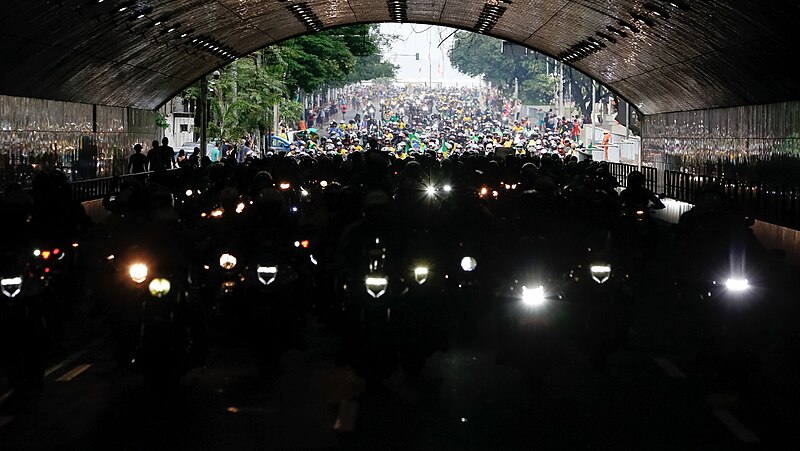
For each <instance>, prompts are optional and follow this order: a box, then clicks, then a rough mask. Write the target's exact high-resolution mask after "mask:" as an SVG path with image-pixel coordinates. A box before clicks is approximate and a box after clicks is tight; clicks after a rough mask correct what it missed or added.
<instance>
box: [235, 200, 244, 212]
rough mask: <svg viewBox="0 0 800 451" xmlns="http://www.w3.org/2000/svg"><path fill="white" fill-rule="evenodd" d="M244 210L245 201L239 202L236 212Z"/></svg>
mask: <svg viewBox="0 0 800 451" xmlns="http://www.w3.org/2000/svg"><path fill="white" fill-rule="evenodd" d="M243 211H244V202H239V204H238V205H236V213H241V212H243Z"/></svg>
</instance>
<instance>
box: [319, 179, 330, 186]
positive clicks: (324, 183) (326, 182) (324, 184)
mask: <svg viewBox="0 0 800 451" xmlns="http://www.w3.org/2000/svg"><path fill="white" fill-rule="evenodd" d="M319 186H321V187H323V188H325V187H326V186H328V181H327V180H322V181H320V182H319Z"/></svg>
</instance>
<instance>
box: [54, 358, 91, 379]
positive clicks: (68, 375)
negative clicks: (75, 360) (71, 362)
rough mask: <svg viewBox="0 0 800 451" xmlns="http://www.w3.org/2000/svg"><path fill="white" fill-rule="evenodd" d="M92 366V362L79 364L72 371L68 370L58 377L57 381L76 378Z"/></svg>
mask: <svg viewBox="0 0 800 451" xmlns="http://www.w3.org/2000/svg"><path fill="white" fill-rule="evenodd" d="M91 367H92V364H91V363H84V364H82V365H78V366H76V367H75V368H73V369H71V370H70V371H68V372H67V373H65V374H64V375H63V376H61V377H59V378H58V379H56V381H58V382H69V381H71V380H72V379H75V378H76V377H78V376H80V375H81V373H83V372H84V371H86V370H88V369H89V368H91Z"/></svg>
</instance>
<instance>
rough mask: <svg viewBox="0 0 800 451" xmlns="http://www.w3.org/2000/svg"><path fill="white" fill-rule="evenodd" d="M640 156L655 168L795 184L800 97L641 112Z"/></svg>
mask: <svg viewBox="0 0 800 451" xmlns="http://www.w3.org/2000/svg"><path fill="white" fill-rule="evenodd" d="M642 162H643V164H644V165H646V166H654V167H657V168H658V169H659V173H661V172H662V171H663V170H671V171H683V172H691V173H695V174H704V175H724V176H725V177H729V178H738V179H745V180H765V181H771V182H775V183H788V184H798V183H797V182H798V180H800V171H798V170H800V102H797V101H793V102H781V103H772V104H766V105H748V106H740V107H732V108H719V109H708V110H696V111H685V112H677V113H663V114H652V115H646V116H644V120H643V121H642ZM723 173H724V174H723Z"/></svg>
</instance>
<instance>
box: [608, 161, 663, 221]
mask: <svg viewBox="0 0 800 451" xmlns="http://www.w3.org/2000/svg"><path fill="white" fill-rule="evenodd" d="M645 181H646V179H645V176H644V174H642V173H641V172H640V171H631V172H630V173H629V174H628V186H627V188H625V189H624V190H622V192H621V193H620V194H619V198H620V203H621V205H622V208H623V210H625V211H627V212H632V211H635V210H637V209H641V208H642V207H645V208H646V207H648V206H650V205H652V207H651V208H653V209H654V210H661V209H663V208H665V206H664V203H663V202H661V199H659V198H658V196H656V195H655V193H653V192H652V191H650V190H649V189H647V188H646V187H645V186H644V184H645Z"/></svg>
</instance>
